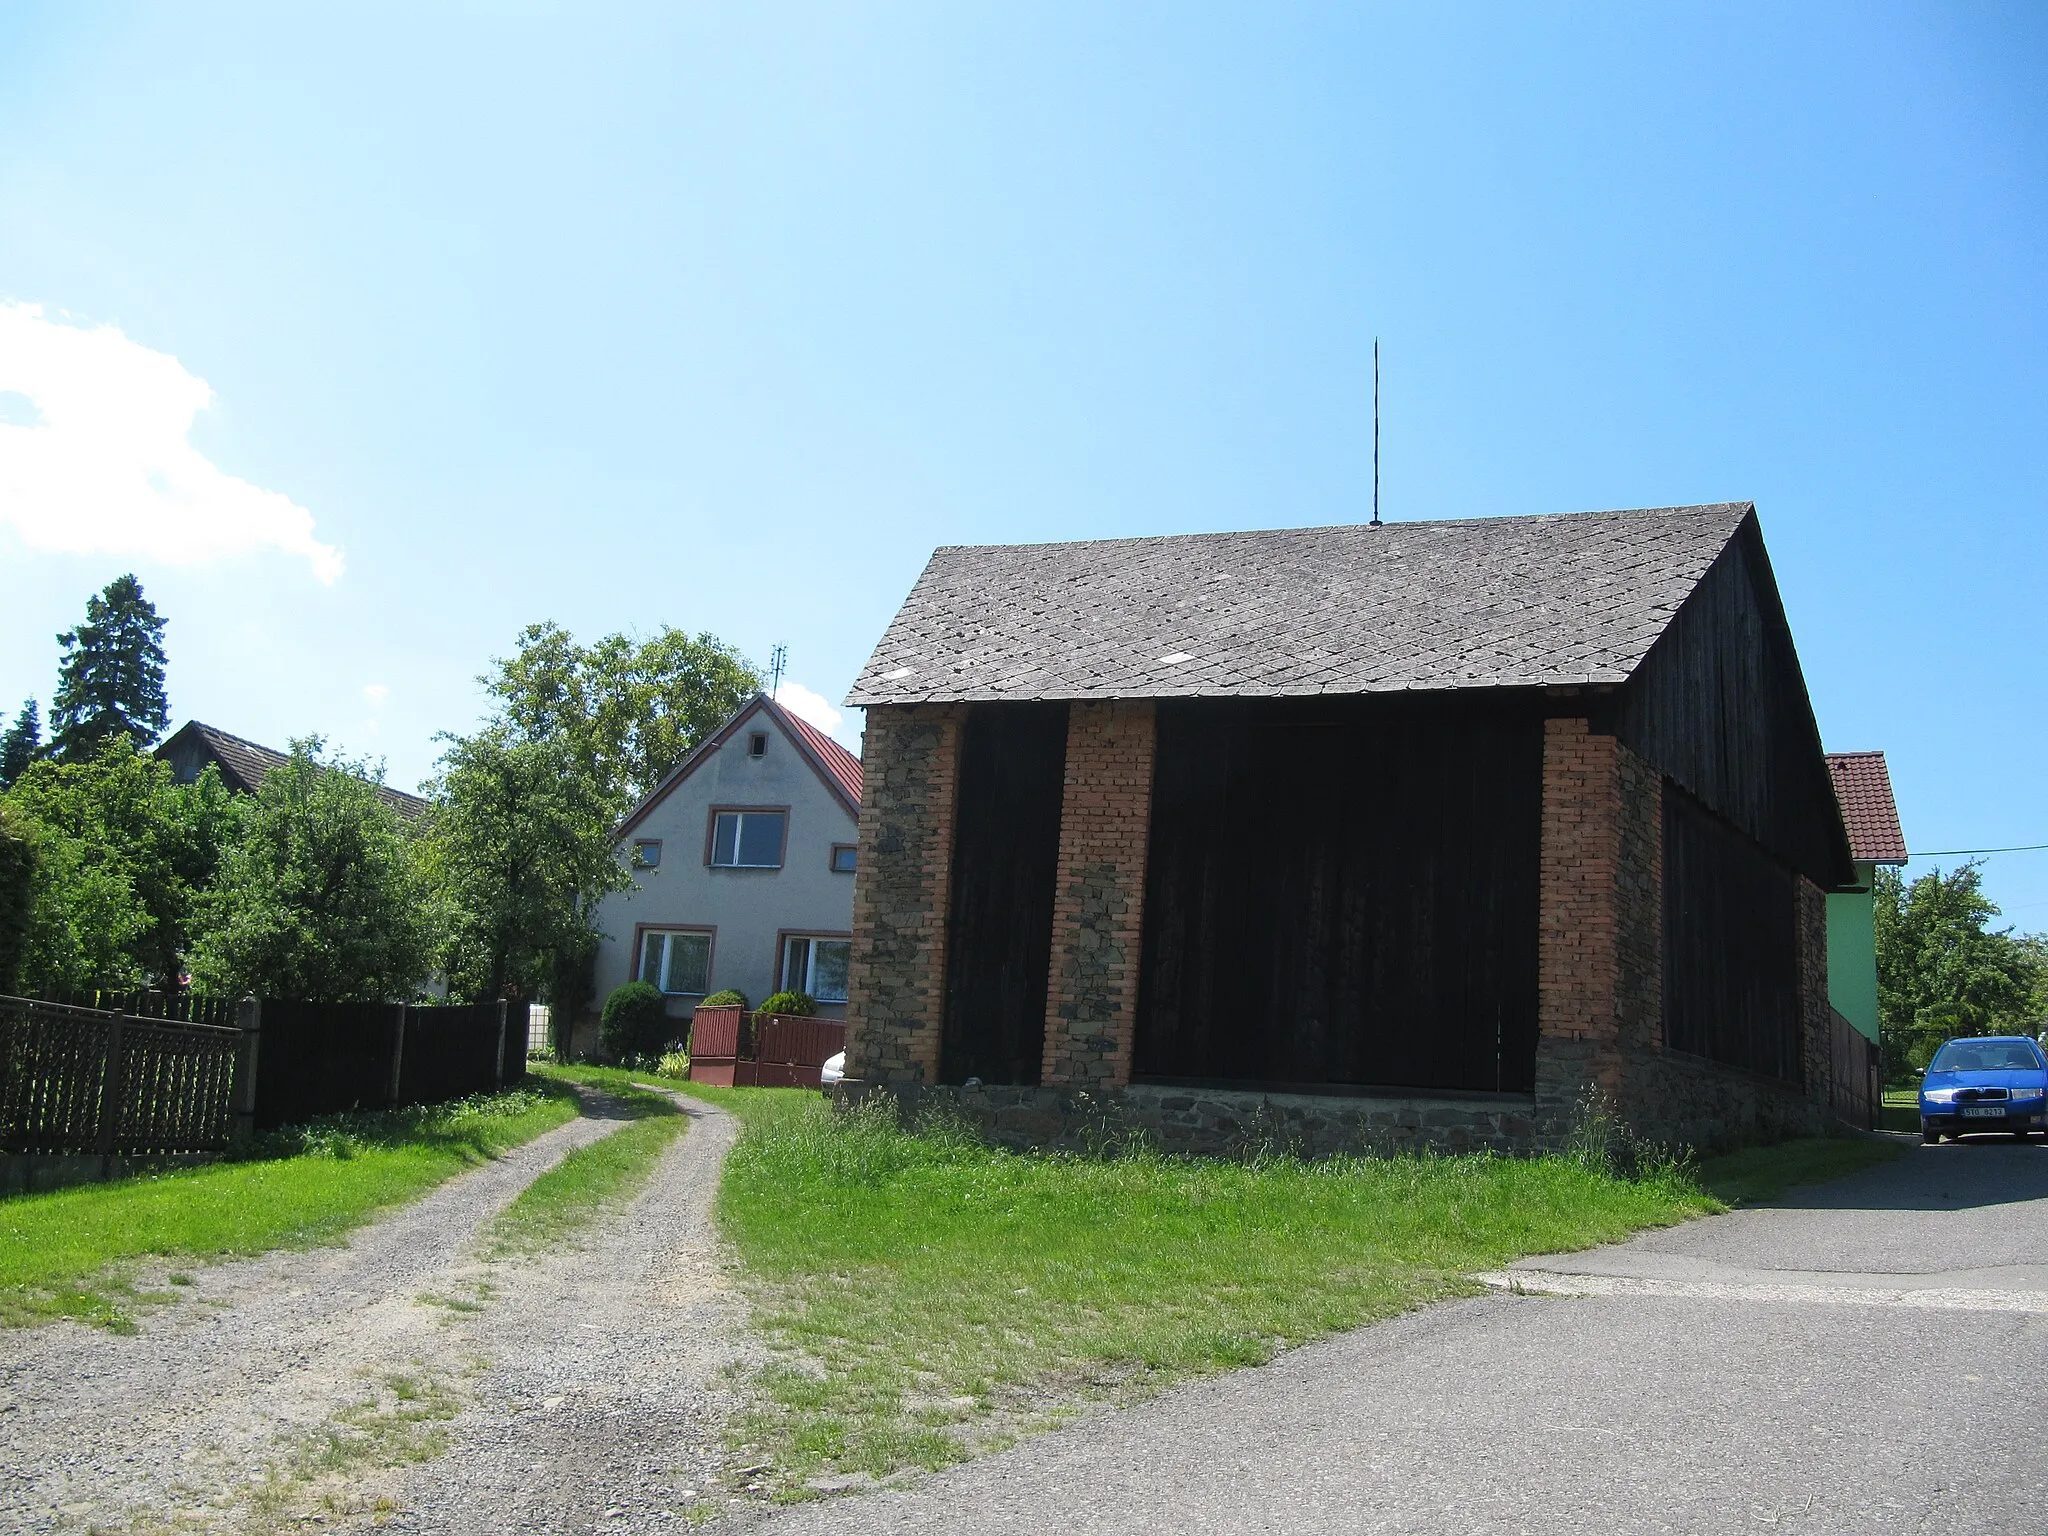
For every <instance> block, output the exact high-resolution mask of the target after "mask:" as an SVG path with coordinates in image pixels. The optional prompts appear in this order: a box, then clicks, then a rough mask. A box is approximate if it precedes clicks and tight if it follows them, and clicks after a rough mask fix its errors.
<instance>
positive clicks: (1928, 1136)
mask: <svg viewBox="0 0 2048 1536" xmlns="http://www.w3.org/2000/svg"><path fill="white" fill-rule="evenodd" d="M1920 1139H1921V1140H1922V1141H1924V1142H1926V1143H1927V1145H1929V1146H1930V1147H1931V1146H1933V1145H1934V1144H1935V1143H1936V1142H1937V1141H1939V1140H1941V1132H1939V1131H1937V1130H1936V1129H1935V1128H1934V1127H1933V1126H1931V1125H1923V1126H1921V1127H1920Z"/></svg>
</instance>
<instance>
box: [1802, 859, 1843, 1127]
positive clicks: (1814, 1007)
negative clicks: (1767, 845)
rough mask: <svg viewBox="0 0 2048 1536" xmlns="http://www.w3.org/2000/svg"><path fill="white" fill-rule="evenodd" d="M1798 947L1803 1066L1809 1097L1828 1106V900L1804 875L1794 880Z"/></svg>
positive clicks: (1830, 1047)
mask: <svg viewBox="0 0 2048 1536" xmlns="http://www.w3.org/2000/svg"><path fill="white" fill-rule="evenodd" d="M1794 882H1795V885H1794V890H1793V900H1794V902H1795V903H1796V908H1795V912H1796V920H1797V923H1798V929H1797V933H1798V943H1799V1037H1800V1047H1801V1048H1800V1062H1801V1065H1802V1066H1803V1067H1804V1069H1805V1077H1806V1080H1805V1082H1804V1084H1803V1085H1802V1086H1803V1087H1804V1088H1805V1090H1806V1096H1807V1097H1808V1098H1809V1099H1812V1100H1813V1101H1814V1102H1815V1103H1816V1104H1828V1103H1830V1102H1832V1100H1833V1096H1834V1005H1833V1004H1832V1003H1830V1002H1829V1001H1828V898H1827V893H1826V892H1825V891H1823V890H1822V889H1821V888H1820V887H1819V886H1817V885H1815V884H1814V883H1813V882H1812V881H1811V880H1809V879H1807V878H1806V876H1804V875H1797V876H1794Z"/></svg>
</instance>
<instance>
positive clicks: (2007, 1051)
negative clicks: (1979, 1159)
mask: <svg viewBox="0 0 2048 1536" xmlns="http://www.w3.org/2000/svg"><path fill="white" fill-rule="evenodd" d="M2044 1117H2048V1058H2044V1057H2043V1056H2042V1055H2041V1047H2040V1046H2038V1045H2036V1044H2035V1043H2034V1042H2033V1041H2031V1040H2029V1039H2028V1038H2027V1037H2026V1036H2025V1035H1987V1036H1985V1037H1983V1038H1981V1039H1976V1040H1951V1041H1949V1042H1948V1044H1946V1045H1944V1046H1943V1047H1942V1048H1941V1049H1940V1050H1938V1051H1936V1052H1935V1053H1934V1060H1933V1061H1932V1062H1931V1063H1930V1064H1929V1065H1928V1068H1927V1076H1926V1077H1925V1078H1923V1079H1922V1080H1921V1083H1920V1139H1921V1140H1922V1141H1939V1140H1941V1138H1942V1137H1944V1136H1969V1135H1974V1134H1975V1133H1977V1132H1979V1131H2005V1132H2010V1133H2011V1135H2012V1136H2013V1137H2014V1139H2015V1140H2018V1141H2025V1140H2026V1139H2027V1134H2028V1133H2029V1132H2030V1131H2039V1130H2043V1129H2048V1118H2044Z"/></svg>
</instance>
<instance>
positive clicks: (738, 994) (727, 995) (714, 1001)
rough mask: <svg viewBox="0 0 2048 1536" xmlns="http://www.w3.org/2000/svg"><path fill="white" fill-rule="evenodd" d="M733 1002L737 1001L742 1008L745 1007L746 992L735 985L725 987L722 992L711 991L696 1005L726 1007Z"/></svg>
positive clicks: (700, 1006)
mask: <svg viewBox="0 0 2048 1536" xmlns="http://www.w3.org/2000/svg"><path fill="white" fill-rule="evenodd" d="M734 1003H738V1004H739V1005H740V1006H741V1007H742V1008H744V1007H746V1006H747V994H746V993H744V992H742V991H740V990H739V989H738V988H737V987H727V988H726V989H725V990H724V991H723V992H714V993H712V994H711V995H710V996H709V997H707V998H705V999H704V1001H703V1002H701V1003H699V1004H698V1005H697V1006H698V1007H699V1008H728V1007H730V1006H732V1004H734Z"/></svg>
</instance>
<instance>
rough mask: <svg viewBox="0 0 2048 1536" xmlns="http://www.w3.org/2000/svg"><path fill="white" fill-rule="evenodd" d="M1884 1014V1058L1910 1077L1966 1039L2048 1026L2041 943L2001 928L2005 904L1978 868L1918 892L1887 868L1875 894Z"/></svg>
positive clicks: (1925, 882)
mask: <svg viewBox="0 0 2048 1536" xmlns="http://www.w3.org/2000/svg"><path fill="white" fill-rule="evenodd" d="M1874 898H1875V906H1876V924H1877V985H1878V1014H1879V1023H1880V1028H1881V1032H1882V1035H1883V1043H1884V1054H1885V1060H1886V1062H1887V1063H1889V1064H1890V1067H1891V1069H1892V1071H1893V1074H1894V1076H1895V1077H1896V1078H1898V1079H1899V1080H1904V1079H1905V1078H1906V1077H1907V1076H1908V1075H1909V1074H1917V1073H1920V1072H1923V1071H1925V1070H1926V1067H1927V1063H1928V1062H1929V1061H1930V1060H1932V1059H1933V1056H1934V1052H1935V1051H1936V1050H1937V1049H1938V1048H1939V1047H1940V1045H1941V1043H1942V1041H1944V1040H1947V1039H1950V1038H1951V1037H1953V1036H1957V1035H2010V1034H2033V1033H2035V1032H2036V1031H2038V1030H2039V1029H2040V1028H2041V1027H2042V1013H2043V1005H2044V1001H2048V999H2044V996H2043V993H2044V988H2048V964H2044V960H2048V956H2044V954H2043V947H2042V944H2041V941H2040V940H2039V939H2038V938H2028V937H2017V936H2015V935H2014V933H2013V931H2012V929H2011V928H2009V927H2008V928H2001V929H1992V928H1990V927H1989V926H1988V924H1989V923H1990V921H1991V919H1993V918H1995V917H1997V916H1998V915H1999V912H1998V907H1997V906H1996V905H1995V904H1994V903H1993V902H1992V900H1991V898H1990V897H1988V896H1986V895H1985V894H1984V888H1983V877H1982V875H1981V874H1980V872H1979V866H1978V864H1976V863H1975V862H1972V863H1968V864H1963V865H1960V866H1958V867H1957V868H1955V869H1953V870H1950V871H1948V872H1947V873H1943V872H1942V871H1941V870H1938V869H1937V870H1932V871H1930V872H1929V873H1927V874H1924V875H1922V876H1921V877H1920V878H1919V879H1917V880H1915V881H1913V882H1912V883H1911V884H1910V885H1908V884H1907V883H1906V881H1905V880H1904V878H1903V877H1902V876H1901V875H1900V874H1899V872H1898V871H1897V870H1895V869H1884V868H1880V869H1879V870H1878V872H1877V884H1876V887H1875V891H1874Z"/></svg>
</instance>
